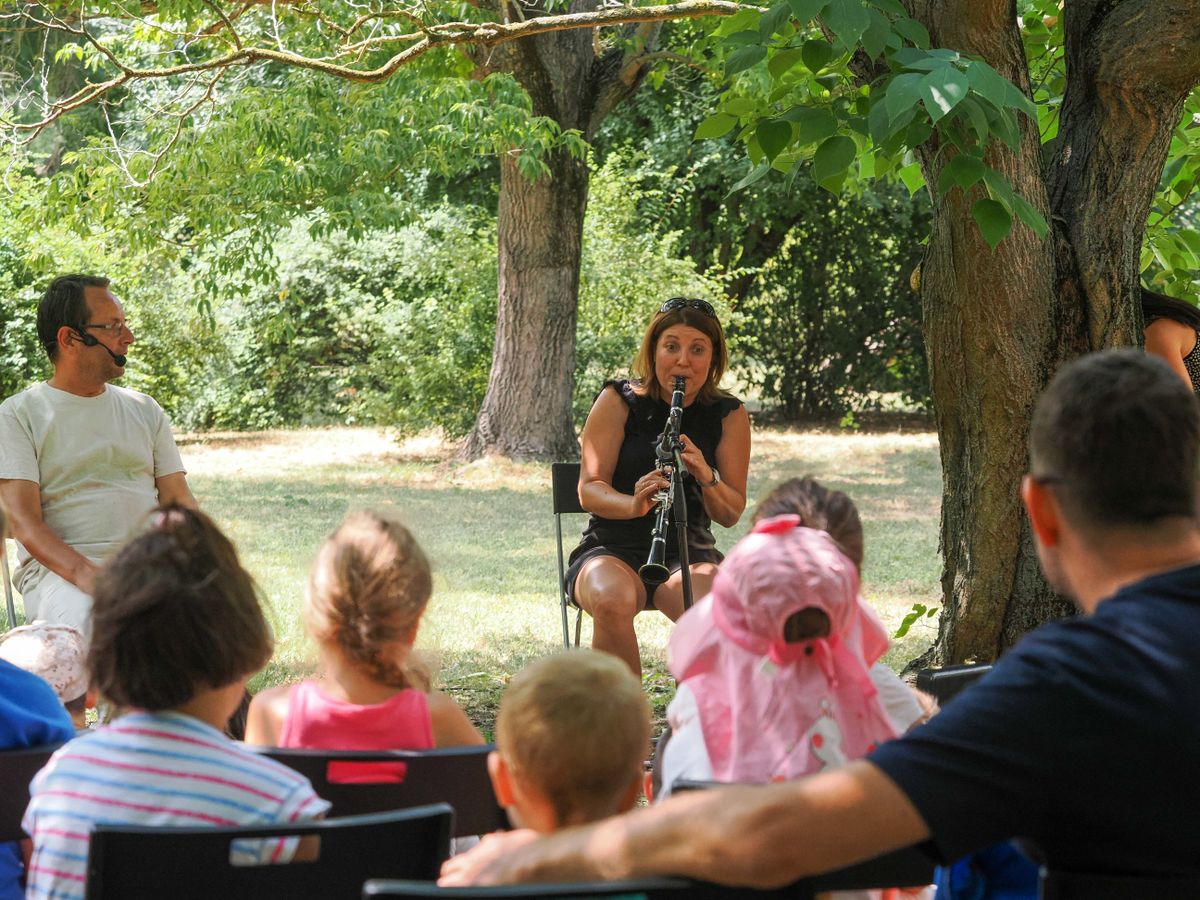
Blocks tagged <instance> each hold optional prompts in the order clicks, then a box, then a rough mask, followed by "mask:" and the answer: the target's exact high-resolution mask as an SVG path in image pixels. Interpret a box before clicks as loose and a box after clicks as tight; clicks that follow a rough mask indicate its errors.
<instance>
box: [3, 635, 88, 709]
mask: <svg viewBox="0 0 1200 900" xmlns="http://www.w3.org/2000/svg"><path fill="white" fill-rule="evenodd" d="M86 651H87V648H86V646H85V645H84V642H83V635H82V634H81V633H80V632H79V630H78V629H75V628H72V627H71V626H70V625H54V624H51V623H50V622H35V623H34V624H32V625H22V626H21V627H20V628H14V629H13V630H12V631H10V632H8V633H7V634H5V635H3V636H0V659H5V660H7V661H8V662H10V663H12V664H13V665H15V666H19V667H20V668H22V669H24V670H25V671H26V672H32V673H33V674H34V675H36V676H38V677H39V678H41V679H42V680H43V681H45V682H47V683H48V684H49V685H50V687H52V688H54V693H55V694H57V695H58V699H59V700H60V701H61V702H62V705H63V706H64V707H66V710H67V712H69V713H70V714H71V720H72V721H73V722H74V723H75V727H76V728H83V727H84V726H85V724H86V714H87V709H88V706H89V705H94V704H93V703H90V702H89V701H90V697H89V691H88V676H87V658H86V657H87V652H86Z"/></svg>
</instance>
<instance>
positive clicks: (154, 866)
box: [86, 803, 452, 900]
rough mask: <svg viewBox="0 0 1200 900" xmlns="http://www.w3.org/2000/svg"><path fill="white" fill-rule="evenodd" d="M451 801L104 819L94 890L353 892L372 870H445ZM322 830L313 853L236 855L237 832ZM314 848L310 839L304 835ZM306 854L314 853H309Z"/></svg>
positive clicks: (339, 898) (115, 896) (116, 895)
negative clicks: (251, 816)
mask: <svg viewBox="0 0 1200 900" xmlns="http://www.w3.org/2000/svg"><path fill="white" fill-rule="evenodd" d="M451 816H452V812H451V810H450V807H449V806H447V805H446V804H444V803H439V804H436V805H433V806H424V807H419V808H417V809H406V810H397V811H395V812H390V813H376V814H374V815H369V816H350V817H348V818H344V819H325V820H323V821H318V822H306V823H303V824H287V825H268V826H257V825H255V826H249V827H246V826H242V827H237V828H204V827H186V828H174V827H165V826H159V827H154V826H138V827H131V826H115V825H97V826H96V827H95V828H94V829H93V831H92V838H91V846H90V850H89V852H88V864H87V866H88V869H87V870H88V877H87V891H86V897H87V900H143V898H144V900H151V898H153V900H162V898H170V900H213V898H216V900H264V898H268V897H287V898H289V900H296V898H299V900H308V898H312V900H351V898H358V897H359V896H360V895H361V894H362V886H363V882H365V881H367V880H368V879H370V878H436V877H437V873H438V871H439V870H440V869H441V865H442V863H443V862H444V861H445V860H446V858H447V857H448V856H449V855H450V819H451ZM310 835H312V836H315V837H316V838H317V839H318V840H319V843H318V844H317V845H316V846H315V848H314V852H313V854H312V855H313V856H315V858H305V859H303V860H298V861H294V862H288V863H283V864H274V865H236V864H234V863H233V862H232V861H231V859H230V854H231V850H232V845H233V843H234V842H235V841H238V842H243V841H250V840H255V839H268V840H272V841H275V840H278V839H280V838H282V837H287V838H292V837H298V838H301V839H304V838H307V837H308V836H310ZM305 849H307V842H306V843H305ZM305 855H307V854H305Z"/></svg>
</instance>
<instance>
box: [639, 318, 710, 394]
mask: <svg viewBox="0 0 1200 900" xmlns="http://www.w3.org/2000/svg"><path fill="white" fill-rule="evenodd" d="M672 325H687V326H688V327H689V328H695V329H696V330H697V331H699V332H701V333H702V334H704V335H705V336H707V337H708V339H709V340H710V341H712V365H711V366H710V367H709V369H708V380H707V381H705V382H704V385H703V386H702V387H701V388H700V392H699V394H698V395H697V397H698V398H699V399H700V400H702V401H703V402H705V403H711V402H712V401H714V400H716V399H717V398H718V397H724V396H727V395H726V393H725V391H723V390H721V387H720V385H721V379H722V378H723V377H724V375H725V367H726V366H728V365H729V348H728V346H727V345H726V343H725V330H724V329H723V328H721V322H720V320H719V319H717V317H716V316H715V315H709V314H708V313H706V312H703V311H701V310H700V309H697V308H696V307H694V306H682V307H679V308H676V309H670V310H668V311H667V312H662V311H661V310H659V311H657V312H655V313H654V317H653V318H652V319H651V320H650V324H649V325H647V326H646V331H645V333H644V334H643V335H642V343H641V346H639V347H638V352H637V356H636V357H634V360H633V374H634V375H635V376H636V377H637V378H639V379H641V385H640V387H639V388H638V392H639V393H640V394H642V395H643V396H655V395H656V393H657V390H658V388H657V387H656V385H657V380H658V376H657V373H656V372H655V370H654V351H655V350H657V349H658V339H659V338H660V337H661V336H662V333H663V332H664V331H666V330H667V329H668V328H670V327H671V326H672Z"/></svg>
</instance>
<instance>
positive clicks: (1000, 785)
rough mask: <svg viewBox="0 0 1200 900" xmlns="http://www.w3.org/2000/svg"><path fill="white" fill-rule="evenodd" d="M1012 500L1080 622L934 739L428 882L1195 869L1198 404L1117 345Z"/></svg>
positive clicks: (734, 880) (761, 879)
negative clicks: (1038, 867) (885, 858)
mask: <svg viewBox="0 0 1200 900" xmlns="http://www.w3.org/2000/svg"><path fill="white" fill-rule="evenodd" d="M1029 444H1030V474H1029V475H1027V476H1026V477H1025V479H1024V481H1023V482H1022V485H1021V492H1022V497H1023V499H1024V501H1025V506H1026V509H1027V510H1028V512H1029V517H1030V521H1031V523H1032V526H1033V532H1034V537H1035V541H1036V544H1037V549H1038V557H1039V560H1040V561H1041V565H1042V569H1043V571H1044V572H1045V574H1046V577H1047V579H1048V580H1049V581H1050V583H1051V584H1052V585H1053V586H1054V587H1055V588H1056V589H1057V590H1059V591H1061V592H1062V593H1064V594H1066V595H1068V596H1070V597H1071V598H1072V599H1074V601H1075V602H1076V603H1077V604H1078V606H1079V608H1080V610H1081V611H1082V612H1083V615H1082V616H1080V617H1079V618H1075V619H1070V620H1064V621H1060V622H1053V623H1050V624H1048V625H1044V626H1042V627H1041V628H1039V629H1037V630H1036V631H1035V632H1033V633H1032V634H1030V635H1029V636H1028V637H1026V638H1025V639H1024V640H1022V641H1021V642H1020V643H1019V644H1018V645H1017V646H1016V647H1015V648H1013V649H1012V650H1011V651H1009V652H1008V653H1007V654H1006V655H1005V656H1004V657H1003V658H1002V659H1001V660H1000V661H999V663H997V665H996V667H995V669H994V670H993V671H992V672H991V673H990V674H989V675H988V676H987V677H985V678H983V679H981V680H980V681H979V682H977V683H976V684H975V685H974V686H972V687H970V688H968V689H967V690H966V691H965V692H963V693H962V694H960V695H959V696H958V697H957V698H956V699H955V702H954V704H953V705H951V706H950V707H949V708H948V709H947V710H946V711H944V712H943V713H941V714H940V715H938V716H936V717H935V718H934V719H933V720H932V721H931V722H929V723H928V724H926V725H924V726H921V727H920V728H918V729H916V730H915V731H913V732H911V733H910V734H908V735H906V736H904V737H902V738H899V739H897V740H894V741H892V742H889V743H887V744H884V745H883V746H881V747H879V748H878V749H877V750H876V751H875V752H873V753H872V754H871V755H870V756H869V757H868V759H866V760H860V761H858V762H853V763H851V764H849V765H847V766H845V767H843V768H841V769H837V770H833V771H826V772H823V773H821V774H819V775H815V776H812V777H810V778H806V779H802V780H800V781H795V782H790V783H785V784H772V785H765V786H761V787H749V786H737V787H729V788H724V789H722V790H721V791H719V792H713V791H709V792H694V793H690V794H684V795H676V796H672V797H671V798H670V799H669V800H668V801H666V802H665V803H663V804H661V805H660V806H656V807H653V808H650V809H644V810H637V811H635V812H633V813H630V814H628V815H625V816H620V817H616V818H612V819H609V820H607V821H605V822H602V823H600V824H598V825H594V826H589V827H586V828H574V829H568V830H566V831H563V832H560V833H559V834H557V835H554V836H552V837H548V838H545V839H541V840H534V837H533V836H531V835H530V834H529V833H528V832H510V833H508V834H507V835H503V836H495V837H491V838H488V839H485V840H484V842H483V843H482V844H481V845H480V846H479V847H478V848H476V849H475V850H474V851H472V852H470V853H468V854H465V855H463V856H458V857H455V858H454V859H452V860H450V861H448V862H447V863H446V865H445V867H444V868H443V879H442V881H443V883H445V884H453V883H463V882H477V883H478V882H496V881H531V880H533V881H536V880H543V881H544V880H576V879H580V878H597V877H599V878H624V877H637V876H643V875H654V874H680V875H689V876H692V877H696V878H702V879H706V880H710V881H718V882H723V883H728V884H737V885H753V886H758V887H771V886H776V885H781V884H786V883H788V882H790V881H793V880H795V879H797V878H800V877H802V876H804V875H809V874H813V873H816V872H821V871H826V870H829V869H833V868H838V867H840V866H844V865H848V864H850V863H853V862H856V861H858V860H861V859H865V858H868V857H871V856H876V855H878V854H880V853H883V852H886V851H889V850H892V849H895V848H898V847H902V846H906V845H909V844H915V843H919V842H923V841H929V842H930V843H929V844H928V845H927V846H929V847H930V850H931V852H932V853H933V854H934V855H935V856H937V857H939V858H940V860H941V861H944V862H949V861H952V860H954V859H956V858H958V857H960V856H962V855H964V854H966V853H968V852H970V851H972V850H977V849H981V848H983V847H986V846H988V845H991V844H994V843H996V842H998V841H1001V840H1004V839H1007V838H1013V837H1024V838H1027V839H1029V840H1030V841H1031V842H1032V843H1033V844H1034V845H1035V846H1036V847H1037V848H1038V849H1039V850H1040V852H1041V853H1042V854H1043V855H1044V857H1045V861H1046V862H1047V864H1048V865H1050V866H1051V867H1053V868H1057V869H1066V870H1077V871H1088V872H1106V873H1112V874H1123V875H1133V876H1137V875H1142V876H1168V875H1200V849H1198V845H1197V829H1196V827H1195V826H1194V817H1195V815H1196V811H1197V810H1200V778H1198V777H1197V776H1196V769H1197V766H1198V765H1200V525H1198V522H1197V517H1196V499H1197V497H1196V477H1197V463H1198V461H1200V407H1198V405H1197V401H1196V398H1195V396H1194V395H1193V394H1192V392H1191V391H1189V390H1188V389H1187V388H1186V387H1185V386H1184V385H1183V384H1182V383H1181V382H1180V381H1179V379H1178V378H1177V377H1175V375H1174V374H1173V373H1172V372H1171V370H1170V369H1169V368H1168V367H1167V366H1166V365H1165V364H1164V363H1162V362H1161V361H1160V360H1157V359H1155V358H1153V357H1147V356H1146V355H1145V354H1144V353H1142V352H1141V351H1138V350H1113V351H1107V352H1104V353H1098V354H1093V355H1090V356H1086V357H1083V358H1082V359H1079V360H1076V361H1075V362H1073V363H1072V364H1070V365H1068V366H1066V367H1064V368H1063V370H1062V371H1061V372H1059V374H1058V375H1056V376H1055V378H1054V379H1053V380H1052V381H1051V383H1050V386H1049V387H1048V388H1047V389H1046V392H1045V393H1044V394H1043V396H1042V397H1041V398H1040V400H1039V401H1038V405H1037V408H1036V410H1035V412H1034V417H1033V423H1032V426H1031V431H1030V439H1029Z"/></svg>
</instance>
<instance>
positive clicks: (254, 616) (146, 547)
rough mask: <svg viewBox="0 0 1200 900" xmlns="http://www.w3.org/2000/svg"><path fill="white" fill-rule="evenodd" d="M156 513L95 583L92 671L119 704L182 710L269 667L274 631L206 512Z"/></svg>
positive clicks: (104, 691)
mask: <svg viewBox="0 0 1200 900" xmlns="http://www.w3.org/2000/svg"><path fill="white" fill-rule="evenodd" d="M151 515H152V519H151V525H150V528H149V529H147V530H146V531H145V532H143V533H142V534H141V535H139V536H138V537H135V538H134V539H133V540H132V541H130V542H129V543H128V544H126V545H125V547H123V548H122V549H121V551H120V552H119V553H118V554H117V555H116V556H115V557H114V558H113V559H112V561H111V562H109V563H108V564H107V565H106V566H105V567H104V568H103V569H102V570H101V572H100V575H99V577H98V578H97V579H96V593H95V598H94V600H93V606H92V642H91V647H90V650H89V653H88V668H89V670H90V671H89V674H90V675H91V679H92V680H91V684H92V687H94V688H95V689H96V690H98V691H99V692H100V693H101V694H103V695H104V696H105V697H106V698H107V699H109V700H111V701H112V702H113V703H116V704H118V705H120V706H132V707H137V708H139V709H148V710H164V709H176V708H178V707H180V706H182V705H183V704H185V703H187V702H188V701H189V700H191V699H192V698H193V697H195V696H196V695H197V694H198V693H200V692H201V691H204V690H208V689H211V688H221V687H225V686H226V685H229V684H233V683H234V682H236V681H238V680H239V679H241V678H244V677H245V676H247V675H249V674H250V673H252V672H256V671H258V670H259V669H261V668H262V667H263V666H264V665H265V664H266V662H267V660H268V659H270V658H271V646H272V641H271V632H270V628H269V626H268V625H267V621H266V619H265V617H264V616H263V612H262V608H261V607H260V606H259V602H258V591H257V588H256V587H255V584H254V580H253V579H252V578H251V577H250V574H249V573H248V572H247V571H246V570H245V569H243V568H242V566H241V563H239V562H238V558H237V552H236V551H235V550H234V549H233V545H232V544H231V543H230V542H229V539H228V538H227V537H225V535H223V534H222V533H221V531H220V529H219V528H217V526H216V525H215V524H214V523H213V521H212V520H211V519H210V518H208V516H206V515H204V514H203V513H201V512H197V511H195V510H191V509H185V508H184V507H181V506H169V507H166V508H163V509H161V510H157V511H155V512H154V513H152V514H151Z"/></svg>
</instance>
